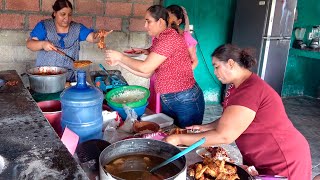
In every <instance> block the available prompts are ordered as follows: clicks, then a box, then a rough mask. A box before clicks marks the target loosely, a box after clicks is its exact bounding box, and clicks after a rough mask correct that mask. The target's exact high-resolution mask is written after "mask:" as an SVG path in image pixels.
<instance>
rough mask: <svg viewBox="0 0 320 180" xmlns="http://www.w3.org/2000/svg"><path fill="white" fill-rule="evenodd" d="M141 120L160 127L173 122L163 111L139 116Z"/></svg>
mask: <svg viewBox="0 0 320 180" xmlns="http://www.w3.org/2000/svg"><path fill="white" fill-rule="evenodd" d="M141 121H150V122H155V123H157V124H159V126H160V128H164V127H168V126H170V125H172V124H173V119H172V118H171V117H169V116H167V115H165V114H163V113H158V114H152V115H148V116H143V117H141Z"/></svg>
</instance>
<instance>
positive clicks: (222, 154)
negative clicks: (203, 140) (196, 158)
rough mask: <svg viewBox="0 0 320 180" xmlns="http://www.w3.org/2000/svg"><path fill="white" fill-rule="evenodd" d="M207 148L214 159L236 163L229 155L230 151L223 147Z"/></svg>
mask: <svg viewBox="0 0 320 180" xmlns="http://www.w3.org/2000/svg"><path fill="white" fill-rule="evenodd" d="M206 150H207V151H208V152H210V154H211V157H212V158H213V159H214V160H220V161H227V162H231V163H234V161H233V160H232V159H231V158H230V157H229V156H228V153H227V151H226V150H225V149H223V148H222V147H207V148H206Z"/></svg>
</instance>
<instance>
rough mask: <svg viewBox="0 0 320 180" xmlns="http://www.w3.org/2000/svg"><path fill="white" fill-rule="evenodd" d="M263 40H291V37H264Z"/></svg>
mask: <svg viewBox="0 0 320 180" xmlns="http://www.w3.org/2000/svg"><path fill="white" fill-rule="evenodd" d="M262 39H265V40H291V37H289V36H284V37H283V36H263V37H262Z"/></svg>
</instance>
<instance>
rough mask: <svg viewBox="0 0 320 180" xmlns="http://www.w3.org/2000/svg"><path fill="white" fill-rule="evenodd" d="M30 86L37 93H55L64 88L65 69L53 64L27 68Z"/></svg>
mask: <svg viewBox="0 0 320 180" xmlns="http://www.w3.org/2000/svg"><path fill="white" fill-rule="evenodd" d="M27 74H28V75H29V81H30V88H31V89H32V90H33V91H35V92H38V93H44V94H46V93H56V92H60V91H62V90H63V89H64V87H65V83H66V77H67V76H66V75H67V69H65V68H61V67H54V66H43V67H35V68H32V69H29V70H27Z"/></svg>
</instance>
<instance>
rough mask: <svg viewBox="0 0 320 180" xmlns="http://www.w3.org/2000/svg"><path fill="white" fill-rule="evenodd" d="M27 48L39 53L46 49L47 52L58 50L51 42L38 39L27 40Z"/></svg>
mask: <svg viewBox="0 0 320 180" xmlns="http://www.w3.org/2000/svg"><path fill="white" fill-rule="evenodd" d="M27 48H28V49H30V50H31V51H39V50H41V49H44V50H45V51H52V50H56V49H57V48H56V47H55V46H54V45H53V44H52V43H51V42H49V41H39V40H38V38H36V37H33V38H29V39H28V40H27Z"/></svg>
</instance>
